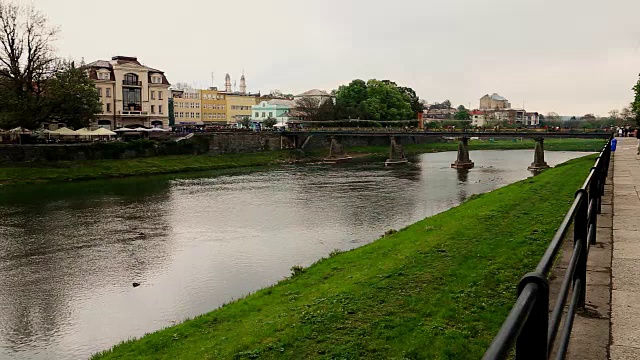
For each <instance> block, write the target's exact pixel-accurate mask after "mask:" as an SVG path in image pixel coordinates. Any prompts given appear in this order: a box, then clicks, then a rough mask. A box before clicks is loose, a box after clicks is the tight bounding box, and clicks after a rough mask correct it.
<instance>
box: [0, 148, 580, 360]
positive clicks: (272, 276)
mask: <svg viewBox="0 0 640 360" xmlns="http://www.w3.org/2000/svg"><path fill="white" fill-rule="evenodd" d="M578 155H579V154H575V153H547V160H548V162H549V163H550V164H557V163H559V162H563V161H565V160H567V159H569V158H572V157H576V156H578ZM454 158H455V153H439V154H425V155H422V156H420V157H418V158H417V159H415V160H414V165H408V166H401V167H392V168H383V167H382V166H381V164H369V165H355V164H350V165H341V166H326V165H306V166H285V167H281V168H278V169H275V170H270V171H265V172H261V173H250V174H246V173H244V174H235V175H232V176H231V175H226V176H203V175H202V174H200V176H199V177H198V176H192V175H189V176H185V175H178V176H176V175H172V176H160V177H150V178H136V179H122V180H111V181H94V182H86V183H78V184H61V185H60V184H56V185H44V186H29V187H26V186H25V187H22V188H19V189H12V190H11V191H10V192H9V191H7V190H0V289H2V292H0V358H18V359H51V358H55V359H58V358H60V359H63V358H64V359H66V358H82V357H87V356H88V355H89V354H91V353H92V352H96V351H99V350H102V349H105V348H108V347H109V346H111V345H113V344H115V343H117V342H119V341H122V340H125V339H127V338H129V337H132V336H140V335H143V334H144V333H146V332H149V331H153V330H156V329H159V328H161V327H164V326H168V325H171V324H172V323H174V322H176V321H180V320H182V319H184V318H187V317H193V316H195V315H198V314H201V313H204V312H206V311H208V310H211V309H213V308H215V307H217V306H219V305H221V304H223V303H225V302H228V301H230V300H231V299H234V298H238V297H240V296H242V295H244V294H247V293H249V292H251V291H255V290H256V289H259V288H261V287H264V286H267V285H269V284H272V283H274V282H276V281H278V280H279V279H281V278H283V277H284V276H286V275H287V274H288V273H289V268H290V267H291V266H292V265H296V264H299V265H309V264H311V263H312V262H314V261H316V260H317V259H319V258H320V257H322V256H326V255H327V254H328V253H329V252H331V251H332V250H334V249H336V248H337V249H343V250H345V249H350V248H354V247H357V246H361V245H362V244H365V243H367V242H370V241H372V240H374V239H376V238H378V237H379V236H380V235H382V234H383V233H384V232H385V231H386V230H388V229H389V228H395V229H399V228H402V227H404V226H406V225H408V224H410V223H413V222H415V221H417V220H419V219H422V218H424V217H426V216H430V215H433V214H436V213H438V212H441V211H444V210H446V209H448V208H450V207H452V206H455V205H457V204H459V203H460V202H462V201H464V200H465V199H467V197H468V196H471V195H472V194H477V193H481V192H486V191H489V190H492V189H495V188H497V187H500V186H503V185H505V184H508V183H511V182H513V181H516V180H520V179H524V178H526V177H527V176H529V175H530V174H529V172H528V171H527V170H526V167H527V166H528V164H529V163H530V162H531V158H532V152H531V151H510V152H496V151H483V152H471V158H472V159H473V160H474V162H475V163H476V168H474V169H471V170H456V169H451V168H450V163H451V161H452V159H454ZM134 281H136V282H140V283H142V286H140V287H138V288H135V289H134V288H133V287H132V286H131V283H132V282H134Z"/></svg>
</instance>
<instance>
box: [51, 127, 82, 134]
mask: <svg viewBox="0 0 640 360" xmlns="http://www.w3.org/2000/svg"><path fill="white" fill-rule="evenodd" d="M49 133H50V134H56V135H67V136H74V135H78V134H76V132H75V131H73V130H71V129H69V128H67V127H61V128H60V129H58V130H53V131H50V132H49Z"/></svg>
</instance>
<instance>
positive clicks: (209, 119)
mask: <svg viewBox="0 0 640 360" xmlns="http://www.w3.org/2000/svg"><path fill="white" fill-rule="evenodd" d="M200 99H201V102H202V121H203V123H204V124H205V125H226V124H227V120H228V118H227V102H226V99H227V96H226V94H225V93H224V92H221V91H218V89H216V88H209V89H208V90H201V91H200Z"/></svg>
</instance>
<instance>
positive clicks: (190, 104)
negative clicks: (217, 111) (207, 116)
mask: <svg viewBox="0 0 640 360" xmlns="http://www.w3.org/2000/svg"><path fill="white" fill-rule="evenodd" d="M171 97H172V98H173V117H174V119H175V120H174V122H175V125H204V123H203V121H202V102H201V96H200V90H194V89H187V90H171Z"/></svg>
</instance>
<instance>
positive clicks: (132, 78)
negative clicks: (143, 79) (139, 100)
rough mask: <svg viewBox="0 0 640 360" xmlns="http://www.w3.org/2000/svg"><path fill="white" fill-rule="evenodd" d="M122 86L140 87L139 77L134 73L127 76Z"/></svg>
mask: <svg viewBox="0 0 640 360" xmlns="http://www.w3.org/2000/svg"><path fill="white" fill-rule="evenodd" d="M122 85H134V86H140V83H139V82H138V75H136V74H132V73H128V74H125V75H124V80H123V81H122Z"/></svg>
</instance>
